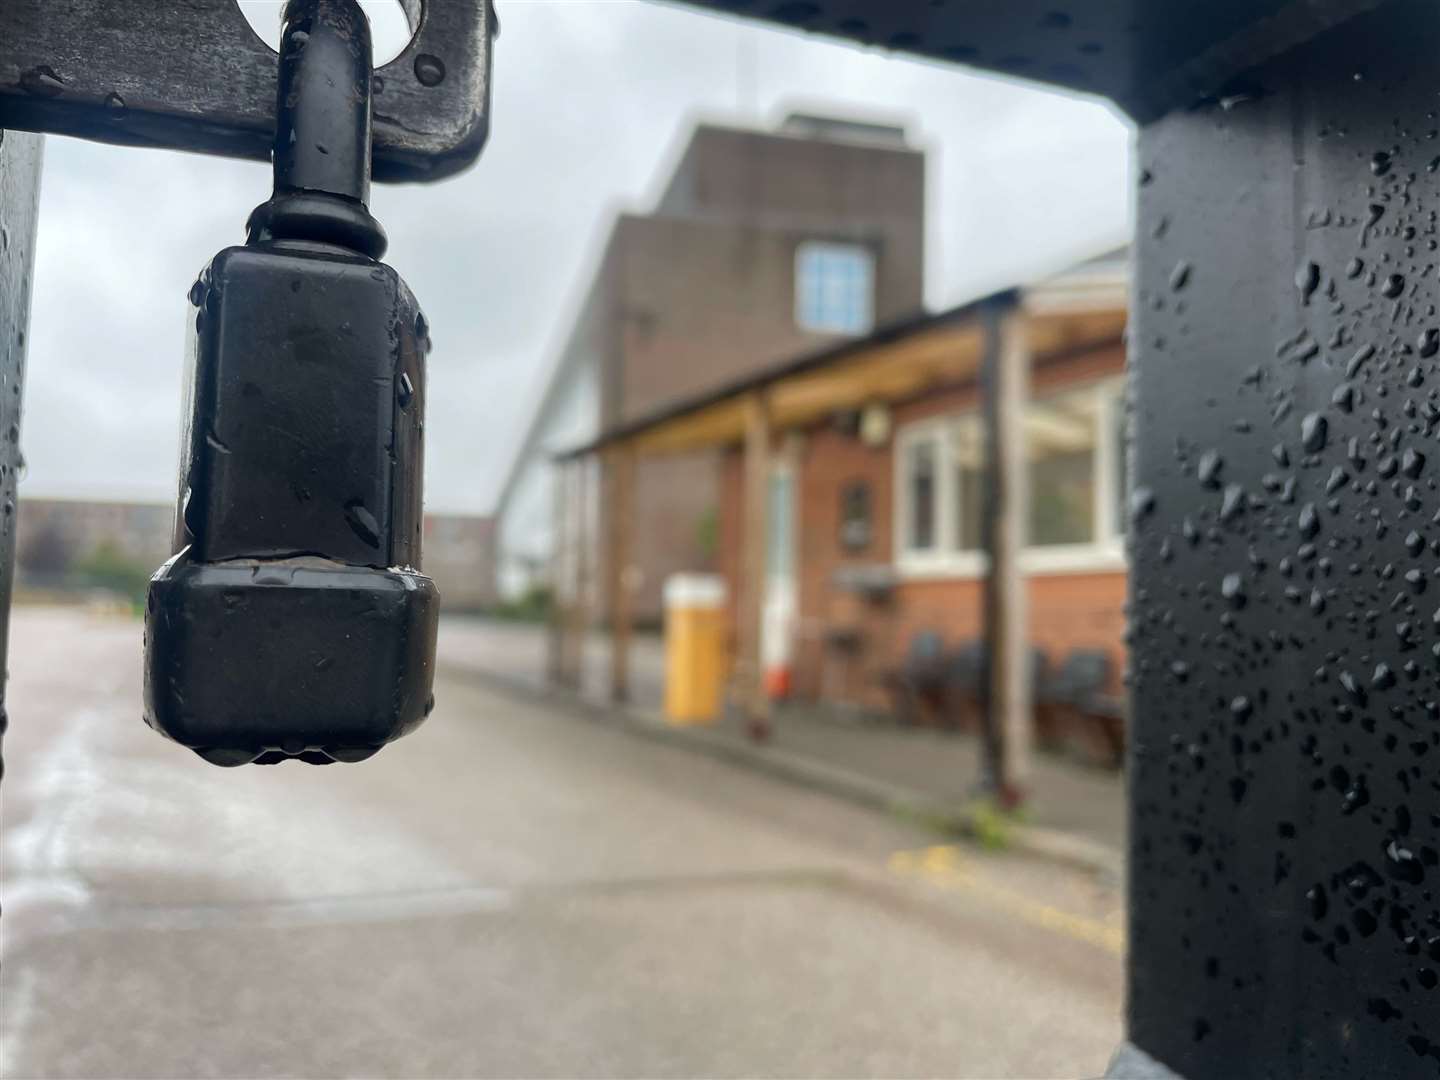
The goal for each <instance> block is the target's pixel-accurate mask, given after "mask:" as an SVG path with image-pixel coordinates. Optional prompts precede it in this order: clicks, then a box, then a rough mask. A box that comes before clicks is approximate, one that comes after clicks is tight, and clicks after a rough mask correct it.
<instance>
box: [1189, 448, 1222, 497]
mask: <svg viewBox="0 0 1440 1080" xmlns="http://www.w3.org/2000/svg"><path fill="white" fill-rule="evenodd" d="M1224 467H1225V459H1224V458H1222V457H1221V456H1220V453H1219V451H1217V450H1207V451H1206V452H1205V453H1204V454H1202V455H1201V457H1200V463H1199V465H1197V466H1196V468H1195V477H1196V479H1198V480H1199V481H1200V483H1201V484H1202V485H1203V486H1205V487H1207V488H1212V489H1213V488H1218V487H1219V486H1220V470H1221V469H1223V468H1224Z"/></svg>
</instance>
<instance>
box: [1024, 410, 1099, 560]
mask: <svg viewBox="0 0 1440 1080" xmlns="http://www.w3.org/2000/svg"><path fill="white" fill-rule="evenodd" d="M1098 408H1099V398H1098V397H1097V396H1096V395H1095V394H1093V393H1081V394H1064V395H1062V396H1060V397H1054V398H1050V399H1049V400H1042V401H1036V402H1033V403H1031V405H1030V407H1029V408H1028V409H1027V410H1026V412H1025V456H1026V460H1027V461H1028V462H1029V465H1030V477H1029V479H1030V514H1029V522H1028V528H1029V536H1028V539H1029V542H1030V545H1031V546H1032V547H1056V546H1059V545H1062V544H1089V543H1093V542H1094V541H1095V538H1096V533H1095V516H1096V515H1095V464H1096V462H1095V447H1096V445H1097V443H1098V442H1099V438H1100V431H1099V429H1098V426H1097V424H1096V413H1097V411H1098Z"/></svg>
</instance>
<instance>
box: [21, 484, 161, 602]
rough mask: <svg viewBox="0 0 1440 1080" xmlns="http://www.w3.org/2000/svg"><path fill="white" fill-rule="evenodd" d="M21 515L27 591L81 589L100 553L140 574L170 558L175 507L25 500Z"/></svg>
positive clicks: (91, 501) (81, 500)
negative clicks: (88, 567)
mask: <svg viewBox="0 0 1440 1080" xmlns="http://www.w3.org/2000/svg"><path fill="white" fill-rule="evenodd" d="M16 513H17V522H16V536H15V572H16V581H17V583H18V584H19V585H20V586H22V587H30V588H63V587H67V586H70V585H74V584H80V583H81V582H80V581H79V580H78V577H79V572H80V569H81V568H82V567H84V566H85V565H87V564H88V563H89V562H90V561H92V560H94V559H95V558H96V556H97V555H100V554H106V553H108V555H109V557H110V559H111V561H113V562H123V563H128V564H130V565H131V566H132V567H133V568H134V570H135V571H136V573H139V572H140V571H141V570H143V569H144V568H146V567H148V568H150V569H154V568H155V567H157V566H159V565H160V564H161V563H162V562H164V561H165V560H166V559H168V558H169V557H170V537H171V532H172V529H173V528H174V521H175V508H174V506H173V505H170V504H168V503H148V502H101V501H96V500H89V499H36V498H29V497H22V498H21V499H20V505H19V509H18V510H17V512H16Z"/></svg>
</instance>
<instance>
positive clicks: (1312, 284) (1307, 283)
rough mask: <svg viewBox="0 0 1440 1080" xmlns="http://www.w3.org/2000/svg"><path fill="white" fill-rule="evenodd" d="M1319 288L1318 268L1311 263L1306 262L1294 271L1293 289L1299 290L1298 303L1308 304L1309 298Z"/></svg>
mask: <svg viewBox="0 0 1440 1080" xmlns="http://www.w3.org/2000/svg"><path fill="white" fill-rule="evenodd" d="M1319 287H1320V267H1319V266H1318V265H1317V264H1315V263H1313V262H1306V263H1302V264H1301V265H1300V268H1299V269H1297V270H1296V271H1295V288H1297V289H1299V290H1300V302H1301V303H1302V304H1308V303H1310V297H1311V296H1313V295H1314V294H1315V290H1316V289H1318V288H1319Z"/></svg>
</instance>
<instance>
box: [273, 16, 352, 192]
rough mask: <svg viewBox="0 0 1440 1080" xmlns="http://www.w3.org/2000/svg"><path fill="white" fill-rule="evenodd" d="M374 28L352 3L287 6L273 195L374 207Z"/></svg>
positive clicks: (276, 121) (277, 95) (278, 95)
mask: <svg viewBox="0 0 1440 1080" xmlns="http://www.w3.org/2000/svg"><path fill="white" fill-rule="evenodd" d="M372 74H373V61H372V54H371V45H370V24H369V21H368V20H367V19H366V18H365V13H364V12H363V11H361V10H360V5H359V4H357V3H356V2H355V0H289V2H288V3H287V4H286V5H285V19H284V24H283V28H282V30H281V35H280V69H279V78H278V80H277V85H276V108H275V148H274V162H275V190H276V192H282V191H319V192H325V193H326V194H330V195H340V196H343V197H344V198H347V199H354V200H356V201H357V202H361V203H368V202H369V200H370V93H371V90H370V84H371V78H372Z"/></svg>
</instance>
